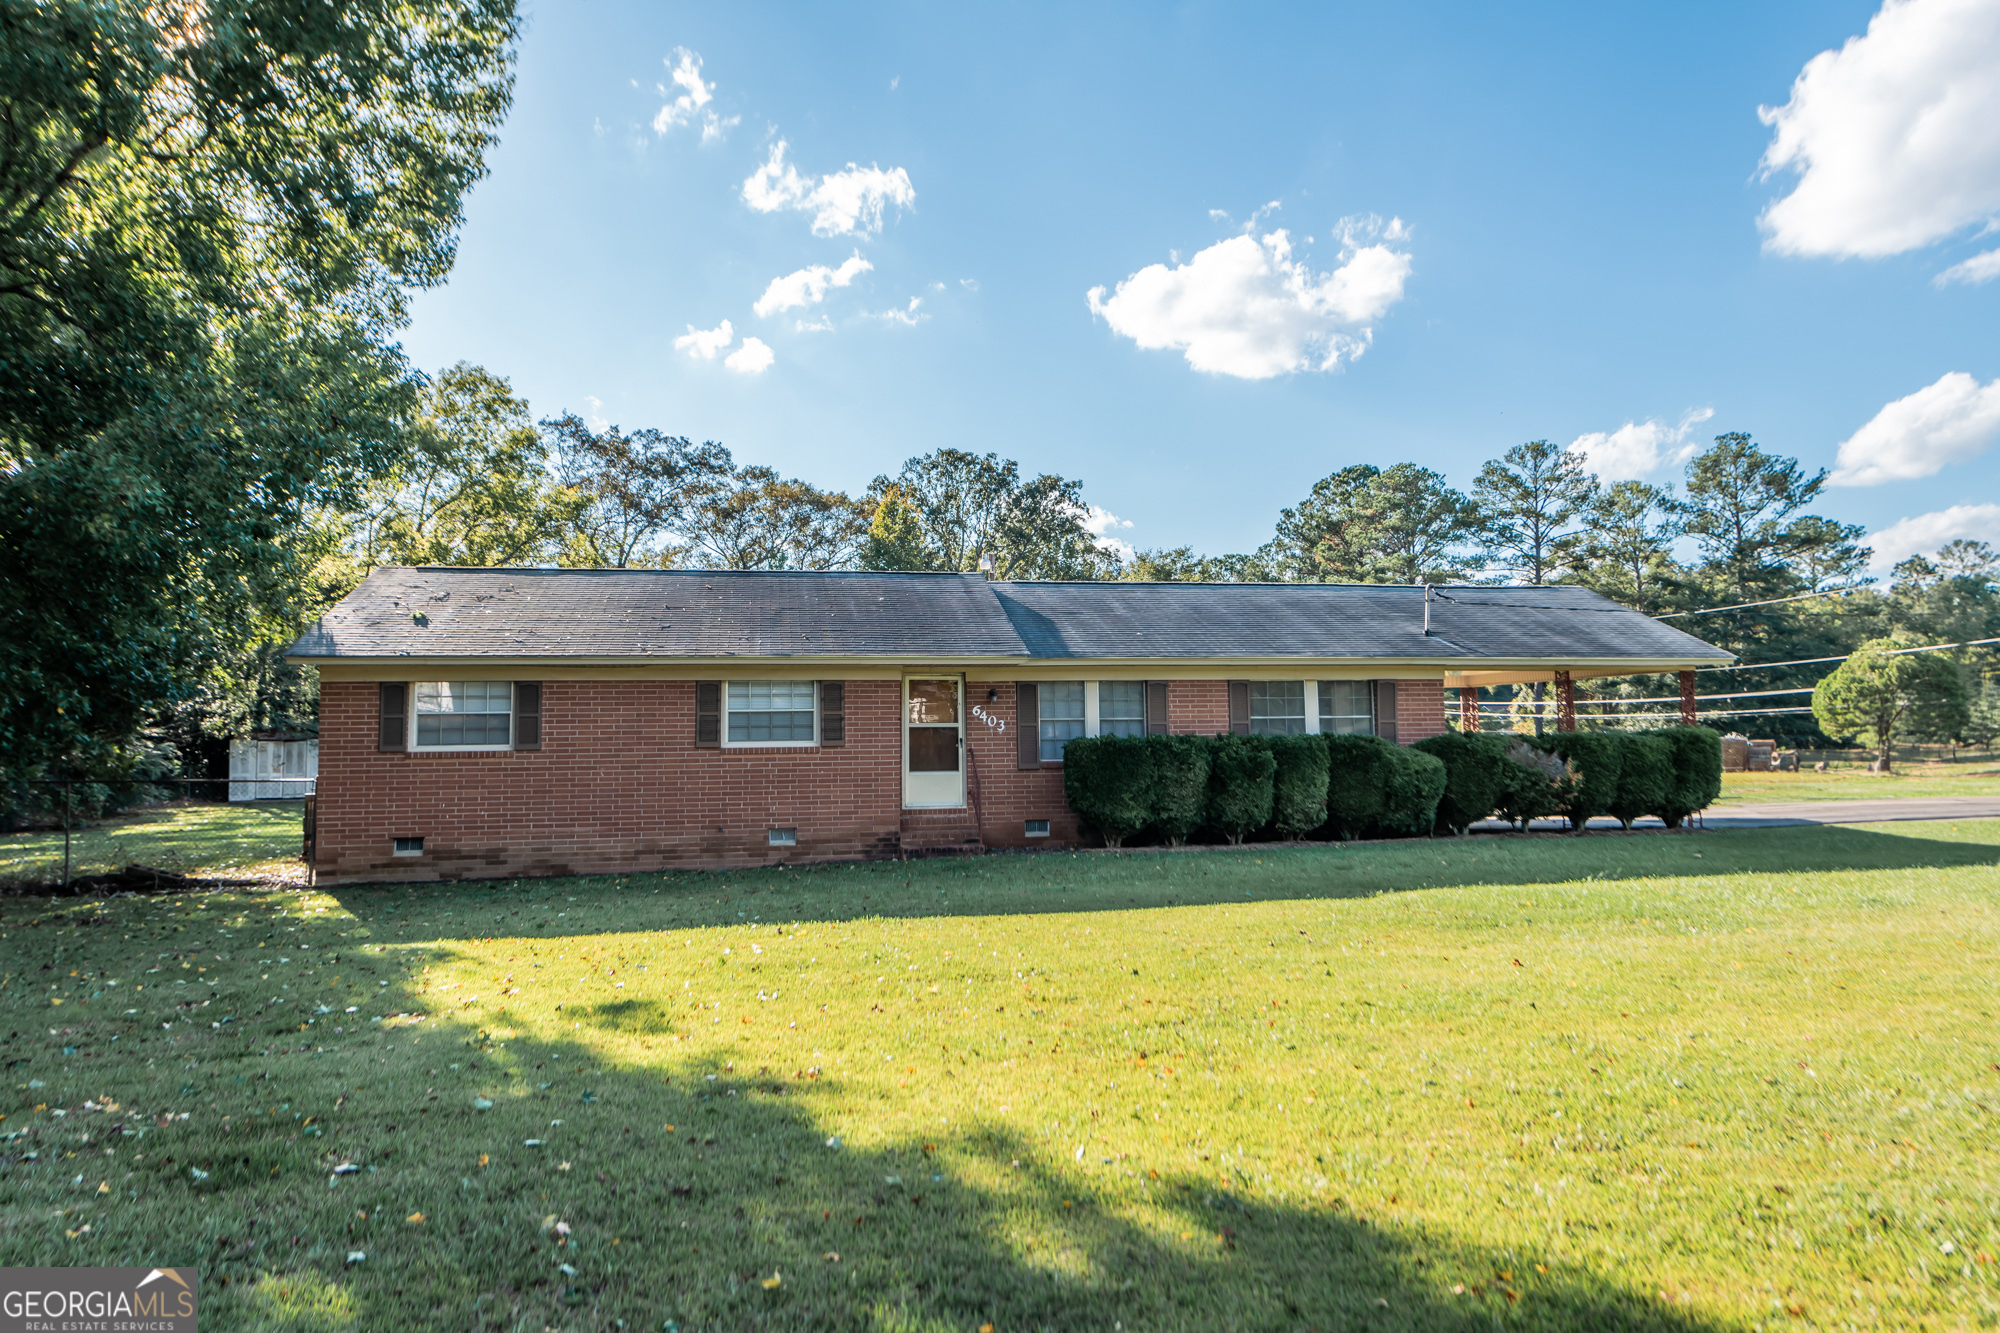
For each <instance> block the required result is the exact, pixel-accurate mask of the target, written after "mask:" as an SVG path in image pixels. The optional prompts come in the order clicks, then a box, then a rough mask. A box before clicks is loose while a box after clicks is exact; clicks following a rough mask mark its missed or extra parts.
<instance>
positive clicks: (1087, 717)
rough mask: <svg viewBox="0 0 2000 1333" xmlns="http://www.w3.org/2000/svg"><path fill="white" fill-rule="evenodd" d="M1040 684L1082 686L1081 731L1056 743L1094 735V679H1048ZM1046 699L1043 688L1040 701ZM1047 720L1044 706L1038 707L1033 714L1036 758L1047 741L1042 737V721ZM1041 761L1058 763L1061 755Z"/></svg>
mask: <svg viewBox="0 0 2000 1333" xmlns="http://www.w3.org/2000/svg"><path fill="white" fill-rule="evenodd" d="M1042 684H1043V685H1045V686H1047V685H1081V686H1083V719H1082V720H1083V731H1082V732H1081V733H1080V734H1079V735H1076V736H1065V737H1064V738H1063V739H1062V740H1061V741H1059V742H1058V744H1061V745H1067V744H1069V743H1070V742H1071V741H1073V740H1081V739H1082V738H1083V737H1084V736H1095V735H1096V734H1097V682H1096V681H1094V680H1084V681H1068V680H1049V681H1043V682H1042ZM1047 700H1048V693H1047V691H1046V690H1044V691H1043V692H1042V694H1041V702H1042V703H1043V704H1044V705H1045V704H1046V702H1047ZM1049 720H1050V718H1049V715H1048V712H1047V711H1046V708H1045V707H1044V708H1038V710H1037V712H1036V715H1035V756H1036V757H1037V758H1040V757H1041V753H1042V746H1043V745H1045V744H1047V742H1046V741H1045V740H1044V739H1043V738H1042V723H1044V722H1046V721H1049ZM1056 720H1059V721H1062V722H1073V721H1076V720H1077V719H1075V718H1069V717H1064V718H1060V719H1056ZM1041 762H1043V763H1045V764H1060V763H1061V762H1062V756H1061V755H1060V754H1058V755H1057V756H1056V757H1055V758H1053V759H1042V760H1041Z"/></svg>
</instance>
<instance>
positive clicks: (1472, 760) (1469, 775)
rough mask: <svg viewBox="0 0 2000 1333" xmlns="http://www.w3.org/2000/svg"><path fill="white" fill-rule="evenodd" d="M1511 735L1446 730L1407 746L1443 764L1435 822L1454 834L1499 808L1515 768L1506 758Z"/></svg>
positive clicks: (1511, 780) (1513, 778) (1459, 832)
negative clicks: (1442, 789)
mask: <svg viewBox="0 0 2000 1333" xmlns="http://www.w3.org/2000/svg"><path fill="white" fill-rule="evenodd" d="M1511 739H1512V738H1511V737H1508V736H1502V735H1496V734H1493V733H1488V732H1475V733H1473V734H1471V735H1466V734H1465V733H1463V732H1457V731H1447V732H1445V733H1444V734H1443V735H1442V736H1429V737H1426V738H1425V739H1423V740H1420V741H1418V742H1417V743H1416V744H1415V745H1412V746H1411V747H1410V748H1411V749H1412V750H1416V751H1419V752H1421V753H1423V754H1427V755H1430V756H1431V757H1433V758H1435V759H1438V760H1440V761H1442V762H1443V764H1444V796H1443V798H1442V799H1440V800H1439V801H1438V808H1437V824H1438V827H1439V828H1442V829H1448V830H1450V831H1451V832H1452V833H1454V834H1462V833H1464V832H1465V830H1466V829H1467V828H1469V827H1470V826H1472V825H1473V824H1476V823H1478V822H1479V821H1480V820H1482V819H1485V818H1486V817H1487V816H1488V815H1491V814H1492V813H1493V812H1494V811H1495V810H1498V809H1499V808H1500V806H1501V804H1502V801H1503V799H1504V798H1505V795H1506V793H1507V791H1508V790H1509V786H1510V784H1511V783H1513V782H1514V781H1515V777H1514V775H1513V774H1511V773H1509V772H1508V771H1507V770H1508V769H1510V768H1517V767H1518V765H1514V764H1510V763H1509V762H1508V759H1507V746H1508V744H1509V742H1510V740H1511Z"/></svg>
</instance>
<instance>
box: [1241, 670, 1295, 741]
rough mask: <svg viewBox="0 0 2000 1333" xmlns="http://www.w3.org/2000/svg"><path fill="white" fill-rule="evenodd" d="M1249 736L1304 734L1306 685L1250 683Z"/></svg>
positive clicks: (1292, 681)
mask: <svg viewBox="0 0 2000 1333" xmlns="http://www.w3.org/2000/svg"><path fill="white" fill-rule="evenodd" d="M1250 734H1251V735H1252V736H1303V735H1305V734H1306V683H1305V682H1304V681H1302V680H1253V681H1251V682H1250Z"/></svg>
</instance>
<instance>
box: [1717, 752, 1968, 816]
mask: <svg viewBox="0 0 2000 1333" xmlns="http://www.w3.org/2000/svg"><path fill="white" fill-rule="evenodd" d="M1900 796H1924V797H1937V796H2000V767H1996V766H1995V765H1994V764H1993V763H1992V762H1991V761H1987V762H1984V763H1979V764H1910V765H1908V766H1907V767H1899V768H1896V769H1894V770H1892V771H1890V772H1888V773H1870V772H1869V771H1868V770H1867V769H1866V768H1865V767H1854V768H1836V769H1833V770H1831V771H1829V772H1826V773H1814V772H1811V771H1810V770H1808V771H1807V772H1804V773H1724V774H1723V775H1722V803H1724V804H1729V805H1737V804H1744V805H1749V804H1760V803H1761V804H1768V803H1770V802H1774V801H1874V800H1881V799H1883V798H1885V797H1900Z"/></svg>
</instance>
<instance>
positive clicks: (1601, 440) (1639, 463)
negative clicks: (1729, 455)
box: [1569, 407, 1715, 481]
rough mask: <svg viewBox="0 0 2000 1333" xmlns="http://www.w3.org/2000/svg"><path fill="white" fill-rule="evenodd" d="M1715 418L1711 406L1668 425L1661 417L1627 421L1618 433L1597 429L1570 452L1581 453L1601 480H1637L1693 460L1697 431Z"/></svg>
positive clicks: (1573, 443)
mask: <svg viewBox="0 0 2000 1333" xmlns="http://www.w3.org/2000/svg"><path fill="white" fill-rule="evenodd" d="M1714 415H1715V409H1714V408H1712V407H1699V408H1695V409H1693V410H1691V411H1689V412H1685V413H1683V414H1682V416H1681V419H1680V422H1679V424H1677V425H1672V426H1669V425H1668V424H1667V423H1666V422H1664V421H1661V420H1659V419H1658V418H1649V419H1647V420H1645V421H1628V422H1626V423H1625V424H1624V425H1622V426H1620V427H1619V428H1618V429H1617V430H1594V431H1591V432H1589V433H1588V434H1584V435H1579V436H1577V437H1576V438H1575V439H1574V440H1572V441H1570V446H1569V452H1570V453H1573V454H1582V455H1583V460H1584V466H1586V467H1588V468H1589V469H1590V470H1591V471H1592V472H1594V473H1595V474H1597V478H1598V480H1600V481H1637V480H1639V479H1640V478H1641V477H1649V476H1651V475H1652V474H1653V473H1655V472H1658V471H1659V470H1660V469H1661V468H1663V467H1675V466H1678V465H1679V464H1682V463H1685V462H1687V460H1688V459H1690V458H1692V457H1694V451H1695V448H1696V444H1695V441H1694V440H1693V439H1692V438H1691V437H1692V436H1693V434H1694V428H1695V427H1696V426H1699V425H1700V424H1701V423H1702V422H1704V421H1706V420H1708V419H1709V418H1710V417H1712V416H1714Z"/></svg>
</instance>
